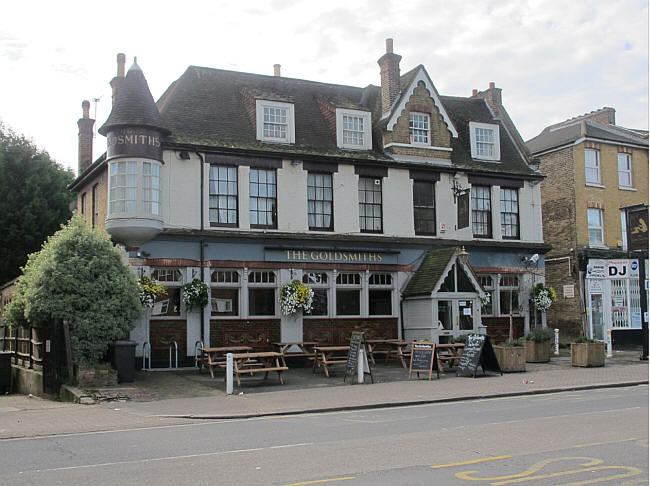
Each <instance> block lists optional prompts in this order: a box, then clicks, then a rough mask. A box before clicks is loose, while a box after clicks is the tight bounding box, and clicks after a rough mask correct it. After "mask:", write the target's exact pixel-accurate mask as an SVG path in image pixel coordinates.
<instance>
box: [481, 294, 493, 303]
mask: <svg viewBox="0 0 650 486" xmlns="http://www.w3.org/2000/svg"><path fill="white" fill-rule="evenodd" d="M491 300H492V297H491V296H490V293H489V292H485V294H484V295H483V297H481V305H488V304H489V303H490V301H491Z"/></svg>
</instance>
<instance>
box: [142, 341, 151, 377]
mask: <svg viewBox="0 0 650 486" xmlns="http://www.w3.org/2000/svg"><path fill="white" fill-rule="evenodd" d="M147 351H148V352H147ZM147 358H149V366H148V367H147V366H146V361H145V360H146V359H147ZM142 369H143V370H150V369H151V344H149V341H145V342H144V343H143V344H142Z"/></svg>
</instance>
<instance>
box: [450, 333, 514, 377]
mask: <svg viewBox="0 0 650 486" xmlns="http://www.w3.org/2000/svg"><path fill="white" fill-rule="evenodd" d="M479 365H480V366H481V368H482V369H483V374H484V375H485V371H486V370H487V371H494V372H496V373H500V374H501V375H503V373H502V372H501V367H500V366H499V361H498V360H497V356H496V354H494V348H492V343H490V338H489V337H487V336H486V335H484V334H470V335H468V336H467V343H465V347H464V348H463V354H462V356H461V357H460V361H459V363H458V368H456V376H471V377H473V378H476V371H477V370H478V367H479Z"/></svg>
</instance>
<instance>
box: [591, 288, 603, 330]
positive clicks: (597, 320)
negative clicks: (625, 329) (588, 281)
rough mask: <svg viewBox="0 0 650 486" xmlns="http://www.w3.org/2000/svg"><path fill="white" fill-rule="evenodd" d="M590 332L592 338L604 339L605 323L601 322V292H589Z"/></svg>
mask: <svg viewBox="0 0 650 486" xmlns="http://www.w3.org/2000/svg"><path fill="white" fill-rule="evenodd" d="M590 297H591V299H590V300H591V303H590V308H589V309H590V314H591V334H592V337H593V339H598V340H600V341H603V340H604V339H605V323H604V322H603V294H591V296H590Z"/></svg>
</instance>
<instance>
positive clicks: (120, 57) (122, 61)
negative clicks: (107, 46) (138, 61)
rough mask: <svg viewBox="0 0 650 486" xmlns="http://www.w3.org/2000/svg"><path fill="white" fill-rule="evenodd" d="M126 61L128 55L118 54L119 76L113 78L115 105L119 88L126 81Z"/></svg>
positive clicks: (112, 86)
mask: <svg viewBox="0 0 650 486" xmlns="http://www.w3.org/2000/svg"><path fill="white" fill-rule="evenodd" d="M125 63H126V56H125V55H124V54H123V53H121V52H120V53H119V54H118V55H117V76H115V77H114V78H113V79H111V88H113V105H115V97H116V96H117V90H118V89H119V88H120V85H121V84H122V82H123V81H124V64H125Z"/></svg>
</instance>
